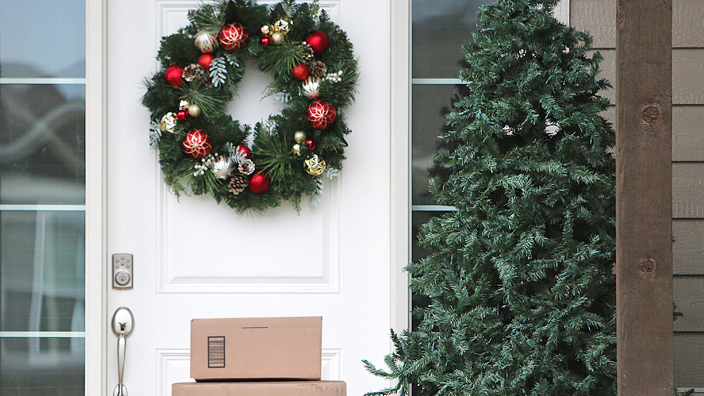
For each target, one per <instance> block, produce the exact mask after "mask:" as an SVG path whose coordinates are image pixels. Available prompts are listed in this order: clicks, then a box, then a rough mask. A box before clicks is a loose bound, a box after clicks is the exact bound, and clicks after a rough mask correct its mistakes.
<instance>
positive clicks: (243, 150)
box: [235, 144, 252, 159]
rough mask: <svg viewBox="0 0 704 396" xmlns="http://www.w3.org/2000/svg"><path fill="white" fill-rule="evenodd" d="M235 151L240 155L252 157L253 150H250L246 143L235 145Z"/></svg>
mask: <svg viewBox="0 0 704 396" xmlns="http://www.w3.org/2000/svg"><path fill="white" fill-rule="evenodd" d="M235 152H237V154H238V155H241V156H243V157H244V158H247V159H250V158H252V150H250V149H249V147H247V146H246V145H244V144H238V145H237V147H235Z"/></svg>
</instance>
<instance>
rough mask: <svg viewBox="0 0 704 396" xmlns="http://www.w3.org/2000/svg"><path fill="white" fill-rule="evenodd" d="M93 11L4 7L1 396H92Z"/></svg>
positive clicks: (0, 47)
mask: <svg viewBox="0 0 704 396" xmlns="http://www.w3.org/2000/svg"><path fill="white" fill-rule="evenodd" d="M85 38H86V36H85V2H84V0H69V1H65V2H53V1H49V0H24V1H21V2H19V1H14V2H13V1H9V2H0V394H1V395H3V396H13V395H30V396H40V395H41V396H43V395H58V394H60V395H69V396H73V395H76V396H78V395H84V393H85V392H84V377H85V375H84V372H85V364H84V355H85V342H84V341H85Z"/></svg>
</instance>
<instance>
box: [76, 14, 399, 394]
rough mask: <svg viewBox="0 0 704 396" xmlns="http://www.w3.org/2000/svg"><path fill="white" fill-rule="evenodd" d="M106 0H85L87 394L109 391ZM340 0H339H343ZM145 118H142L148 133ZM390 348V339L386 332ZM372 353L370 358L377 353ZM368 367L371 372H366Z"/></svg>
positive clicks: (395, 59) (395, 200) (395, 224)
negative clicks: (107, 359)
mask: <svg viewBox="0 0 704 396" xmlns="http://www.w3.org/2000/svg"><path fill="white" fill-rule="evenodd" d="M107 1H108V0H86V125H85V128H86V164H87V166H86V218H85V221H86V231H85V232H86V256H85V293H86V295H85V298H86V319H85V321H86V330H85V333H86V338H85V351H86V352H85V375H86V378H85V394H86V395H103V396H108V395H110V394H111V389H109V388H110V386H109V385H110V384H107V374H108V373H107V361H106V358H107V348H109V347H110V345H109V344H110V342H112V341H111V337H110V329H109V326H108V323H107V318H108V314H109V313H108V312H107V291H108V288H109V282H108V279H107V278H106V277H107V275H108V271H107V266H106V263H107V262H108V252H107V233H108V224H107V205H108V204H109V203H108V202H107V155H108V150H107V106H108V103H107V88H106V86H107V81H106V78H107V75H108V72H109V70H108V59H107ZM341 1H342V0H341ZM389 6H390V7H391V15H392V17H391V21H390V24H389V26H390V32H389V33H390V37H391V43H390V47H389V50H390V51H391V68H390V70H389V78H390V81H391V114H390V115H389V116H390V121H391V131H390V142H391V161H392V163H391V175H390V177H391V196H390V202H389V205H390V206H391V211H390V213H391V215H390V218H389V219H388V221H389V222H390V230H391V233H390V236H389V244H390V257H389V271H390V281H391V285H390V296H389V298H390V312H389V316H390V319H391V320H390V323H391V326H392V328H393V329H394V331H396V332H399V333H400V332H401V331H403V330H404V329H407V328H408V326H409V323H410V310H409V307H410V305H409V304H410V291H409V289H408V275H407V274H406V273H405V272H404V271H403V269H404V268H405V267H406V265H408V263H409V262H410V257H411V246H410V236H411V209H410V196H411V191H410V189H409V187H410V177H411V174H410V161H409V159H410V138H409V129H408V128H409V125H410V118H409V117H410V86H411V85H410V66H411V63H410V61H411V59H410V27H411V18H410V16H411V9H410V8H411V5H410V1H408V0H389ZM146 130H147V126H145V133H146ZM389 344H390V350H392V348H393V345H391V339H389ZM380 358H381V357H379V356H370V357H369V359H372V360H374V359H380ZM370 375H371V374H370Z"/></svg>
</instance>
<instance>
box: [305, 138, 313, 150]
mask: <svg viewBox="0 0 704 396" xmlns="http://www.w3.org/2000/svg"><path fill="white" fill-rule="evenodd" d="M306 146H308V150H311V151H312V150H315V142H314V141H313V140H312V139H311V140H308V141H306Z"/></svg>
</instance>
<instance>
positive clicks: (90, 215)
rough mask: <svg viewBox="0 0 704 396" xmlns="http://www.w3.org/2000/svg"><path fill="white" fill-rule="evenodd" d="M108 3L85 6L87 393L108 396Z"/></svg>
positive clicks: (104, 0)
mask: <svg viewBox="0 0 704 396" xmlns="http://www.w3.org/2000/svg"><path fill="white" fill-rule="evenodd" d="M106 20H107V0H87V1H86V123H85V134H86V218H85V221H86V229H85V233H86V252H85V253H86V254H85V271H86V272H85V282H86V283H85V293H86V294H85V298H86V308H85V309H86V311H85V326H86V327H85V329H86V331H85V333H86V338H85V351H86V352H85V394H86V395H106V394H107V361H106V356H107V355H106V350H105V348H106V343H105V340H106V334H107V333H106V332H107V325H106V322H105V321H106V318H107V315H106V312H107V288H106V284H105V277H104V275H105V265H103V264H104V263H105V258H106V257H107V233H106V230H107V228H106V213H107V210H106V209H107V208H106V200H105V198H106V196H107V194H106V189H107V177H106V170H107V167H106V163H105V161H106V158H107V157H106V152H107V151H106V135H105V134H106V130H107V128H106V124H107V119H106V116H107V111H106V109H107V96H106V92H107V90H106V81H105V76H106V75H107V70H106V68H107V62H106V57H107V53H106V48H107V45H106V42H107V34H106V27H107V23H106Z"/></svg>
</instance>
